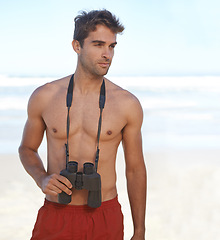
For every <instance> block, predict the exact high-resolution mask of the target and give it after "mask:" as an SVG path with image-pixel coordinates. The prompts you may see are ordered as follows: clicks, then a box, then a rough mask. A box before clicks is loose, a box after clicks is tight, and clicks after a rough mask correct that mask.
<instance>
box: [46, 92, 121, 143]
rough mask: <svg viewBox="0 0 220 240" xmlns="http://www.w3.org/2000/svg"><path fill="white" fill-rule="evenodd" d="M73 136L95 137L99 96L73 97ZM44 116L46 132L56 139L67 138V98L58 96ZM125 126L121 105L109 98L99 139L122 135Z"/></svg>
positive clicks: (71, 116)
mask: <svg viewBox="0 0 220 240" xmlns="http://www.w3.org/2000/svg"><path fill="white" fill-rule="evenodd" d="M69 116H70V137H71V136H76V135H79V134H80V135H83V134H84V135H87V136H88V137H90V138H93V139H96V137H97V130H98V121H99V116H100V109H99V105H98V96H92V97H75V98H74V97H73V102H72V106H71V108H70V114H69ZM43 119H44V122H45V124H46V126H47V132H48V134H50V136H51V137H53V138H58V139H65V138H66V129H67V107H66V102H65V97H63V96H62V97H60V98H59V96H57V97H56V98H55V99H54V100H53V101H52V102H51V103H50V104H48V107H47V108H46V109H45V111H44V113H43ZM125 125H126V119H125V116H123V113H122V111H120V107H119V106H117V104H115V103H114V102H111V101H108V100H107V101H106V104H105V108H104V110H103V114H102V128H101V129H102V130H101V137H100V140H101V141H102V140H103V141H107V140H111V139H113V138H114V137H116V136H118V135H119V134H121V131H122V129H123V127H124V126H125Z"/></svg>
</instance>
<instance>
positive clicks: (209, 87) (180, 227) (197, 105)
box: [0, 76, 220, 240]
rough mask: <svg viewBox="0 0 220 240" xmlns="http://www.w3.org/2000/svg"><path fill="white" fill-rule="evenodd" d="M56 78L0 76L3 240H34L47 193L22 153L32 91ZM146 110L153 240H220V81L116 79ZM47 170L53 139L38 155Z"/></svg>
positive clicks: (128, 228) (120, 185) (123, 195)
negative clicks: (28, 169)
mask: <svg viewBox="0 0 220 240" xmlns="http://www.w3.org/2000/svg"><path fill="white" fill-rule="evenodd" d="M50 80H51V79H49V78H47V79H45V78H10V77H1V76H0V169H1V174H0V180H1V184H0V190H1V195H0V225H1V228H0V236H1V237H0V239H1V240H28V239H30V236H31V232H32V229H33V227H34V223H35V221H36V217H37V212H38V210H39V208H40V207H41V206H42V204H43V202H44V194H43V193H42V192H41V190H40V189H39V188H38V186H37V185H36V184H35V182H34V181H33V179H32V178H31V177H30V176H29V175H28V174H27V173H26V172H25V170H24V169H23V167H22V164H21V163H20V160H19V157H18V154H17V149H18V146H19V144H20V140H21V136H22V130H23V127H24V124H25V120H26V117H27V114H26V107H27V101H28V98H29V96H30V94H31V93H32V91H33V90H34V89H35V88H36V87H38V86H39V85H41V84H44V83H45V82H47V81H50ZM113 80H114V81H115V82H116V83H118V84H119V85H120V86H122V87H124V88H125V89H128V90H129V91H131V92H132V93H134V94H135V95H136V96H137V97H138V99H139V100H140V102H141V104H142V107H143V110H144V122H143V127H142V135H143V150H144V157H145V162H146V166H147V172H148V195H147V211H146V239H147V240H155V239H156V240H186V239H187V240H191V239H193V240H203V239H204V240H206V239H211V240H218V239H219V236H220V229H219V222H220V191H219V185H220V104H219V102H220V84H219V83H220V79H219V78H218V77H191V78H187V77H186V78H182V77H177V78H174V77H170V78H169V77H166V78H164V77H161V78H153V77H152V78H151V77H144V78H137V79H134V78H123V77H121V78H115V79H114V78H113ZM39 153H40V156H41V157H42V159H43V162H44V164H45V166H46V155H47V153H46V141H45V139H44V141H43V143H42V146H41V147H40V149H39ZM116 168H117V189H118V197H119V202H120V203H121V205H122V211H123V213H124V225H125V230H124V232H125V240H129V239H130V237H131V236H132V232H133V226H132V218H131V213H130V207H129V201H128V196H127V189H126V178H125V164H124V157H123V150H122V147H121V146H120V147H119V151H118V154H117V160H116Z"/></svg>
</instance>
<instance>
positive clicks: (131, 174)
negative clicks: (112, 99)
mask: <svg viewBox="0 0 220 240" xmlns="http://www.w3.org/2000/svg"><path fill="white" fill-rule="evenodd" d="M127 116H128V120H127V124H126V126H125V127H124V129H123V140H122V143H123V148H124V154H125V162H126V178H127V190H128V197H129V201H130V206H131V212H132V218H133V224H134V235H133V237H132V240H143V239H145V210H146V192H147V173H146V167H145V163H144V157H143V151H142V137H141V125H142V121H143V110H142V108H141V105H140V103H139V101H138V100H136V99H135V101H134V102H133V103H132V104H131V106H130V107H129V113H127Z"/></svg>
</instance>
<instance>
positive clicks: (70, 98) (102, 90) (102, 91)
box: [65, 74, 105, 172]
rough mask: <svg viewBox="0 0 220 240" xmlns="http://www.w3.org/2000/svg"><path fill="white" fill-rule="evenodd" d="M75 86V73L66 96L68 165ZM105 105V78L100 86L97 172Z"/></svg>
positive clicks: (67, 160)
mask: <svg viewBox="0 0 220 240" xmlns="http://www.w3.org/2000/svg"><path fill="white" fill-rule="evenodd" d="M73 86H74V74H73V75H72V76H71V78H70V82H69V86H68V90H67V96H66V106H67V109H68V111H67V129H66V132H67V142H66V144H65V146H66V167H67V163H68V162H69V131H70V116H69V112H70V107H71V105H72V101H73ZM104 106H105V81H104V79H103V81H102V86H101V88H100V95H99V108H100V115H99V124H98V133H97V150H96V156H95V170H96V172H97V168H98V161H99V150H100V149H99V140H100V134H101V126H102V111H103V108H104Z"/></svg>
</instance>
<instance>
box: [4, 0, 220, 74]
mask: <svg viewBox="0 0 220 240" xmlns="http://www.w3.org/2000/svg"><path fill="white" fill-rule="evenodd" d="M102 8H106V9H108V10H110V11H112V12H113V13H114V14H115V15H116V16H118V17H119V18H120V20H121V22H122V23H123V24H124V25H125V31H124V34H123V35H119V36H118V39H117V41H118V45H117V47H116V49H115V57H114V60H113V63H112V66H111V69H110V71H109V75H112V76H181V75H194V76H195V75H199V76H203V75H220V1H219V0H209V1H207V0H137V1H131V0H117V1H116V0H111V1H110V0H105V1H97V0H95V1H89V0H81V1H73V0H62V1H61V0H38V1H30V0H7V1H5V0H0V74H4V75H9V76H65V75H68V74H71V73H72V72H74V70H75V66H76V54H75V53H74V52H73V50H72V47H71V41H72V35H73V19H74V17H75V16H76V15H77V14H78V13H79V11H80V10H92V9H102Z"/></svg>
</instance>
